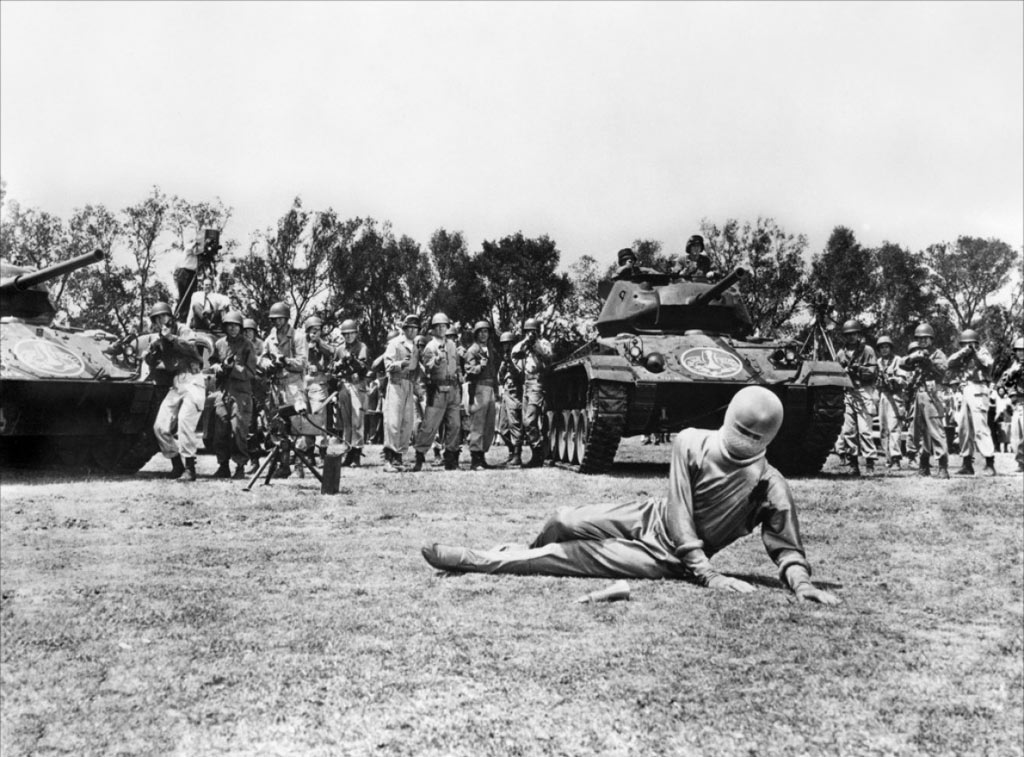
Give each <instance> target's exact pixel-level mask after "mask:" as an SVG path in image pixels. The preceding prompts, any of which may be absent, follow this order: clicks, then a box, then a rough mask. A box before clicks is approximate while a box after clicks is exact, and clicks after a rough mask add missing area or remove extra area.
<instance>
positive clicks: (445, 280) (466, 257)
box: [425, 228, 490, 323]
mask: <svg viewBox="0 0 1024 757" xmlns="http://www.w3.org/2000/svg"><path fill="white" fill-rule="evenodd" d="M428 249H429V250H430V259H431V261H432V263H433V268H434V272H435V275H436V279H435V283H434V287H433V291H432V292H431V294H430V296H429V297H428V299H427V302H426V306H425V312H427V313H435V312H438V311H440V312H443V313H444V314H445V315H447V316H448V317H449V318H451V319H452V320H453V321H461V322H463V323H473V322H475V321H478V320H481V319H483V320H486V319H488V318H489V317H490V313H489V311H490V308H489V307H488V303H487V293H486V291H485V290H484V285H483V282H482V281H481V280H480V274H479V272H478V271H477V266H476V262H475V261H474V259H473V258H472V257H471V256H470V254H469V248H468V247H467V246H466V240H465V239H464V238H463V236H462V232H461V231H456V232H448V231H446V230H445V229H443V228H441V229H438V230H437V231H435V232H434V233H433V235H431V237H430V243H429V245H428Z"/></svg>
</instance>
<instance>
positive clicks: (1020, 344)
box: [1013, 336, 1024, 350]
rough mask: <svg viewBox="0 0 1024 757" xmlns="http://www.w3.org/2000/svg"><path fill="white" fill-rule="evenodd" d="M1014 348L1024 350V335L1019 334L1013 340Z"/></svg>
mask: <svg viewBox="0 0 1024 757" xmlns="http://www.w3.org/2000/svg"><path fill="white" fill-rule="evenodd" d="M1013 348H1014V349H1015V350H1024V336H1019V337H1017V338H1016V339H1014V340H1013Z"/></svg>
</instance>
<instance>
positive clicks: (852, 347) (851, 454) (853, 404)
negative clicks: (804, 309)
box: [837, 319, 878, 476]
mask: <svg viewBox="0 0 1024 757" xmlns="http://www.w3.org/2000/svg"><path fill="white" fill-rule="evenodd" d="M843 336H844V338H845V339H846V341H847V343H848V345H849V346H848V347H847V348H846V349H843V350H840V351H839V354H838V356H837V357H838V358H839V364H840V365H842V366H843V367H844V368H845V369H846V372H847V373H848V374H849V376H850V381H851V382H852V383H853V388H852V389H847V390H846V411H845V414H844V417H843V430H842V433H841V435H840V444H839V448H840V451H841V453H845V456H846V462H847V463H848V464H849V466H850V475H852V476H859V475H860V461H859V458H860V455H864V464H865V468H866V469H867V471H868V472H869V473H870V472H871V471H873V470H874V469H875V456H876V455H877V454H878V453H877V450H876V449H875V440H874V439H873V438H872V436H871V420H872V418H874V416H875V405H876V403H877V402H878V390H877V389H876V388H875V381H876V379H877V378H878V360H877V358H876V357H875V351H874V349H872V348H871V346H870V345H868V344H866V343H865V341H864V326H863V325H862V324H861V323H860V321H857V320H853V319H851V320H849V321H846V322H845V323H844V324H843Z"/></svg>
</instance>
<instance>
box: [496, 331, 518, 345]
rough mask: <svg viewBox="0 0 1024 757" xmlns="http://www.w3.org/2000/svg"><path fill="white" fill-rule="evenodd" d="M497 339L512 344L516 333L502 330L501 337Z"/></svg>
mask: <svg viewBox="0 0 1024 757" xmlns="http://www.w3.org/2000/svg"><path fill="white" fill-rule="evenodd" d="M498 341H500V342H501V343H502V344H513V343H514V342H515V341H516V335H515V334H513V333H512V332H511V331H502V332H501V338H500V339H499V340H498Z"/></svg>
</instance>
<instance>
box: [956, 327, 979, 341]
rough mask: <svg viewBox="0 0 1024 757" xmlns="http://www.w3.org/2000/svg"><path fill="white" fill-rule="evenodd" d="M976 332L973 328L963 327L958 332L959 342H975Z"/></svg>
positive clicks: (976, 339)
mask: <svg viewBox="0 0 1024 757" xmlns="http://www.w3.org/2000/svg"><path fill="white" fill-rule="evenodd" d="M977 343H978V332H977V331H975V330H974V329H964V330H963V331H961V332H960V344H977Z"/></svg>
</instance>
